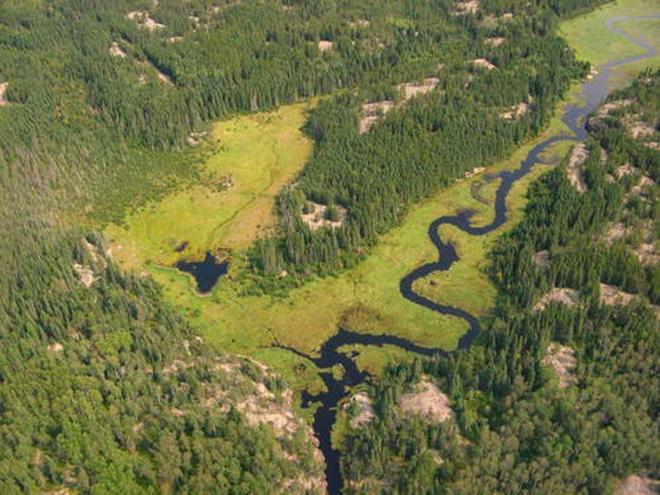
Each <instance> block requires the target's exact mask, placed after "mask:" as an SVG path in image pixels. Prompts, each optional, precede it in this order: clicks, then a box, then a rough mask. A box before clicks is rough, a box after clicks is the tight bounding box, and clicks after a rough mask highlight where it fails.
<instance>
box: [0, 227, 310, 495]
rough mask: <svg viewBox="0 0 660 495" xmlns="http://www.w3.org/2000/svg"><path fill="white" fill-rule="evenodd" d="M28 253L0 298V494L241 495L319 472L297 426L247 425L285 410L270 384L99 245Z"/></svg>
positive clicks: (276, 383)
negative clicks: (290, 430)
mask: <svg viewBox="0 0 660 495" xmlns="http://www.w3.org/2000/svg"><path fill="white" fill-rule="evenodd" d="M33 256H34V258H33V259H31V260H28V261H26V262H23V263H21V264H20V265H18V266H17V268H18V270H17V273H16V274H15V275H14V276H13V277H12V278H11V279H10V280H4V281H3V282H4V283H7V284H8V285H9V286H11V287H12V288H13V290H11V291H7V292H3V293H2V297H1V298H0V305H1V306H0V308H1V309H2V311H1V312H0V315H1V316H0V318H1V319H0V418H1V421H0V492H1V493H3V494H8V495H9V494H14V493H35V492H43V491H44V490H46V491H47V490H48V489H53V490H57V489H61V488H62V487H64V488H67V489H69V490H73V491H75V492H76V493H104V494H105V493H117V494H126V493H131V494H140V493H162V492H176V493H219V492H220V493H243V494H252V493H269V492H270V490H271V487H272V486H279V487H282V488H284V487H287V486H288V487H289V489H291V490H293V491H300V490H303V488H302V485H299V484H297V483H298V482H299V480H302V479H307V480H309V479H313V477H314V476H316V478H318V477H319V475H320V473H321V464H320V462H319V460H318V459H317V458H315V457H314V456H313V455H312V452H313V448H314V443H313V442H312V441H311V431H309V429H308V427H303V426H301V425H297V427H296V428H297V431H296V432H295V434H291V435H278V436H275V435H274V434H273V432H272V430H271V429H270V428H267V427H265V426H263V427H259V428H257V427H255V425H254V423H250V422H248V421H247V420H246V416H245V414H248V413H251V414H253V415H255V416H253V417H259V414H263V413H265V412H268V413H273V412H277V411H279V410H281V409H282V408H285V407H286V397H285V396H286V393H285V384H284V383H283V382H282V381H281V379H279V378H278V377H276V376H275V375H273V374H272V373H270V372H267V371H264V370H262V369H261V368H259V367H258V366H257V365H255V364H253V363H252V362H250V361H247V360H238V359H237V358H235V357H231V356H218V355H217V353H214V352H212V351H211V350H210V349H209V348H208V347H207V345H206V344H205V343H204V342H203V341H202V340H201V339H200V338H199V337H196V336H195V335H194V334H193V333H192V332H191V331H190V329H189V327H188V326H187V325H186V324H185V323H184V322H183V321H182V320H181V319H180V318H179V317H178V316H176V315H175V314H173V313H172V311H170V310H169V309H168V308H167V307H166V306H165V305H164V303H163V301H162V299H161V296H160V292H159V289H158V288H157V287H155V286H154V284H153V283H151V282H150V281H149V280H147V279H141V278H138V277H131V276H126V275H123V274H121V273H120V272H119V271H118V269H117V268H116V267H115V266H114V264H113V263H112V261H111V260H110V259H109V258H108V257H107V256H106V254H105V251H104V247H103V244H102V241H101V240H100V239H98V238H97V237H95V236H88V238H85V237H84V236H82V235H81V234H78V235H77V236H73V235H71V236H69V237H68V238H67V239H64V240H60V241H57V242H56V241H47V242H45V243H44V244H43V245H42V248H41V250H40V251H39V252H36V253H33ZM35 262H36V263H35ZM264 387H265V388H264ZM271 394H272V396H271ZM257 399H258V400H260V401H264V400H265V402H263V403H262V402H257ZM250 401H254V404H255V407H253V408H252V407H250V408H247V409H241V404H243V405H244V404H246V403H249V402H250ZM289 406H290V405H289ZM239 410H240V411H239ZM243 413H245V414H243ZM292 456H295V459H297V460H295V461H292V459H293V458H294V457H292ZM67 493H68V492H67Z"/></svg>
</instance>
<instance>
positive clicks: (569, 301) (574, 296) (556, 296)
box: [532, 288, 580, 312]
mask: <svg viewBox="0 0 660 495" xmlns="http://www.w3.org/2000/svg"><path fill="white" fill-rule="evenodd" d="M579 300H580V292H579V291H577V290H575V289H568V288H554V289H552V290H550V292H548V293H547V294H544V295H543V297H541V299H539V302H537V303H536V304H535V305H534V308H533V309H532V311H534V312H537V311H543V310H544V309H545V308H546V307H547V306H548V305H549V304H550V303H553V302H558V303H561V304H564V305H566V306H570V307H574V306H577V304H578V301H579Z"/></svg>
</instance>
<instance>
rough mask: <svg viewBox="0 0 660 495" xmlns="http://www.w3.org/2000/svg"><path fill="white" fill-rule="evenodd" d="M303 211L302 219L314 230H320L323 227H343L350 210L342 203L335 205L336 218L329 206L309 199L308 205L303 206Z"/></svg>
mask: <svg viewBox="0 0 660 495" xmlns="http://www.w3.org/2000/svg"><path fill="white" fill-rule="evenodd" d="M303 208H304V209H303V211H302V213H301V218H302V221H303V222H305V223H306V224H307V226H308V227H309V228H310V229H312V230H318V229H320V228H322V227H330V228H332V229H336V228H339V227H341V226H342V225H343V224H344V221H345V220H346V216H347V214H348V211H347V210H346V208H344V207H343V206H341V205H334V208H335V212H336V215H335V217H334V219H333V218H332V217H331V216H330V210H329V209H328V206H326V205H323V204H320V203H314V202H313V201H308V202H307V205H306V206H305V207H303Z"/></svg>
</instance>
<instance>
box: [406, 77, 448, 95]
mask: <svg viewBox="0 0 660 495" xmlns="http://www.w3.org/2000/svg"><path fill="white" fill-rule="evenodd" d="M438 84H440V79H438V78H437V77H427V78H426V79H424V80H423V81H422V82H421V83H417V82H407V83H403V84H400V85H399V86H397V88H398V89H399V91H401V92H402V93H403V98H404V99H405V100H406V101H408V100H410V99H411V98H414V97H415V96H418V95H425V94H427V93H430V92H431V91H433V90H434V89H435V87H436V86H437V85H438Z"/></svg>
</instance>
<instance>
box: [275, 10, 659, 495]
mask: <svg viewBox="0 0 660 495" xmlns="http://www.w3.org/2000/svg"><path fill="white" fill-rule="evenodd" d="M658 18H660V16H644V17H616V18H612V19H610V20H608V21H607V27H608V28H609V29H610V30H612V31H614V32H616V33H618V34H620V35H622V36H623V37H625V38H626V39H627V40H628V41H630V42H632V43H635V44H636V45H638V46H640V47H642V48H644V49H645V51H646V52H645V53H644V54H642V55H639V56H635V57H628V58H624V59H621V60H616V61H612V62H609V63H608V64H606V65H604V66H602V67H600V72H599V74H598V75H597V76H596V77H594V78H593V79H592V80H591V81H587V82H585V83H583V85H582V95H583V96H584V99H585V101H586V105H585V106H582V107H576V106H570V107H568V108H567V109H566V111H565V113H564V115H563V116H562V121H563V122H564V123H565V124H566V125H567V126H568V128H569V129H570V130H571V131H572V133H573V134H572V135H568V134H565V135H559V136H553V137H551V138H549V139H547V140H545V141H543V142H542V143H539V144H538V145H536V146H535V147H534V148H532V150H531V151H530V152H529V153H528V155H527V157H526V158H525V160H524V161H523V162H522V163H521V164H520V166H519V167H518V168H517V169H516V170H513V171H505V172H501V173H500V174H499V175H497V176H494V178H496V177H499V178H501V183H500V186H499V189H498V190H497V195H496V198H495V205H494V207H495V217H494V219H493V221H492V222H491V223H489V224H488V225H483V226H475V225H472V224H471V223H470V218H471V216H472V212H470V211H462V212H459V213H457V214H456V215H449V216H442V217H439V218H437V219H435V220H434V221H433V222H432V223H431V225H430V226H429V229H428V235H429V239H430V240H431V242H432V243H433V245H434V246H435V247H436V248H437V250H438V258H437V261H434V262H432V263H427V264H425V265H422V266H420V267H419V268H416V269H415V270H413V271H412V272H411V273H410V274H408V275H406V276H405V277H403V278H402V279H401V281H400V282H399V290H400V292H401V295H402V296H403V297H405V298H406V299H407V300H409V301H410V302H412V303H415V304H418V305H420V306H423V307H425V308H427V309H429V310H431V311H435V312H437V313H440V314H444V315H451V316H455V317H458V318H462V319H463V320H465V321H466V323H467V324H468V331H467V332H466V333H465V334H464V335H463V336H462V337H461V339H460V340H459V342H458V349H466V348H467V347H469V346H470V344H472V342H473V340H474V339H475V337H476V336H477V334H478V333H479V331H480V325H479V320H478V319H477V318H476V317H475V316H473V315H472V314H470V313H468V312H467V311H464V310H462V309H460V308H456V307H453V306H445V305H442V304H438V303H436V302H434V301H432V300H430V299H428V298H426V297H424V296H422V295H420V294H418V293H416V292H415V291H414V290H413V288H412V287H413V284H414V282H415V281H416V280H418V279H420V278H423V277H425V276H427V275H429V274H431V273H432V272H435V271H444V270H448V269H449V268H450V267H451V265H452V264H454V263H455V262H456V261H459V258H458V255H457V254H456V250H455V249H454V247H453V246H452V245H451V243H449V242H445V241H443V240H442V239H441V238H440V235H439V230H438V229H439V228H440V226H442V225H453V226H455V227H457V228H459V229H461V230H463V231H464V232H467V233H468V234H471V235H474V236H480V235H484V234H487V233H489V232H492V231H494V230H495V229H497V228H498V227H500V226H501V225H502V224H504V223H505V222H506V221H507V209H506V198H507V195H508V194H509V191H510V190H511V187H512V186H513V184H514V183H515V182H516V181H517V180H519V179H520V178H522V177H523V176H525V175H526V174H527V173H528V172H529V171H530V170H531V168H532V167H533V166H534V164H536V163H541V161H540V159H539V155H540V154H541V153H543V152H544V151H545V150H546V149H547V148H548V147H549V146H551V145H552V144H554V143H557V142H559V141H576V142H577V141H583V140H584V139H586V136H587V133H586V130H585V128H584V117H586V115H587V114H589V113H590V112H591V111H593V110H594V109H595V108H596V107H597V106H598V105H599V103H600V102H601V101H602V100H603V99H604V98H605V97H606V96H607V90H608V88H607V83H608V81H609V76H610V71H611V69H612V68H615V67H617V66H620V65H623V64H627V63H630V62H635V61H638V60H642V59H645V58H648V57H651V56H654V55H655V53H656V52H655V49H654V48H653V47H652V46H651V45H650V44H649V43H648V42H647V41H646V40H644V39H633V38H632V37H630V36H629V35H627V34H626V33H624V32H623V31H621V30H620V29H618V28H616V27H615V26H614V23H616V22H618V21H622V20H650V19H658ZM352 344H359V345H372V346H383V345H392V346H396V347H399V348H401V349H404V350H407V351H410V352H414V353H417V354H420V355H423V356H431V355H434V354H436V353H440V354H445V355H446V354H447V353H446V351H443V350H441V349H433V348H427V347H422V346H419V345H417V344H415V343H413V342H410V341H408V340H406V339H403V338H400V337H395V336H392V335H370V334H361V333H357V332H352V331H349V330H346V329H340V330H339V331H338V332H337V333H336V334H334V335H333V336H332V337H330V338H329V339H328V340H327V341H326V342H325V343H324V344H323V345H322V347H321V349H320V356H319V357H312V356H308V355H306V354H303V353H301V352H299V351H297V350H295V349H291V348H286V347H283V346H279V345H276V347H281V348H285V349H288V350H290V351H291V352H294V353H295V354H297V355H299V356H303V357H305V358H306V359H309V360H310V361H311V362H313V363H314V364H315V365H316V366H317V367H319V368H321V369H325V370H329V369H330V368H332V367H333V366H336V365H340V366H341V367H342V368H343V376H342V377H341V378H340V379H337V378H335V377H333V375H332V372H331V371H322V372H321V373H320V376H321V378H322V380H323V382H324V383H325V385H326V387H327V390H326V391H325V392H323V393H321V394H318V395H314V396H312V395H310V394H308V393H304V394H303V406H308V405H310V404H311V403H315V404H319V407H318V409H317V410H316V412H315V414H314V423H313V428H314V432H315V434H316V437H317V438H318V439H319V444H320V448H321V451H322V452H323V455H324V457H325V460H326V469H325V475H326V479H327V482H328V492H329V493H330V494H331V495H335V494H339V493H340V492H341V489H342V484H343V480H342V476H341V470H340V467H339V452H338V451H336V450H334V449H333V448H332V445H331V443H330V433H331V431H332V426H333V424H334V422H335V419H336V415H337V411H336V407H337V404H338V403H339V402H340V401H341V400H342V399H344V398H345V397H346V395H347V394H348V391H349V389H350V388H351V387H353V386H355V385H358V384H360V383H363V382H365V381H366V380H368V379H369V378H370V377H369V375H368V373H366V372H364V371H360V370H359V369H358V367H357V366H356V364H355V361H354V359H353V358H354V357H355V356H354V355H348V354H345V353H343V352H340V351H339V349H340V348H341V347H342V346H347V345H352Z"/></svg>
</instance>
